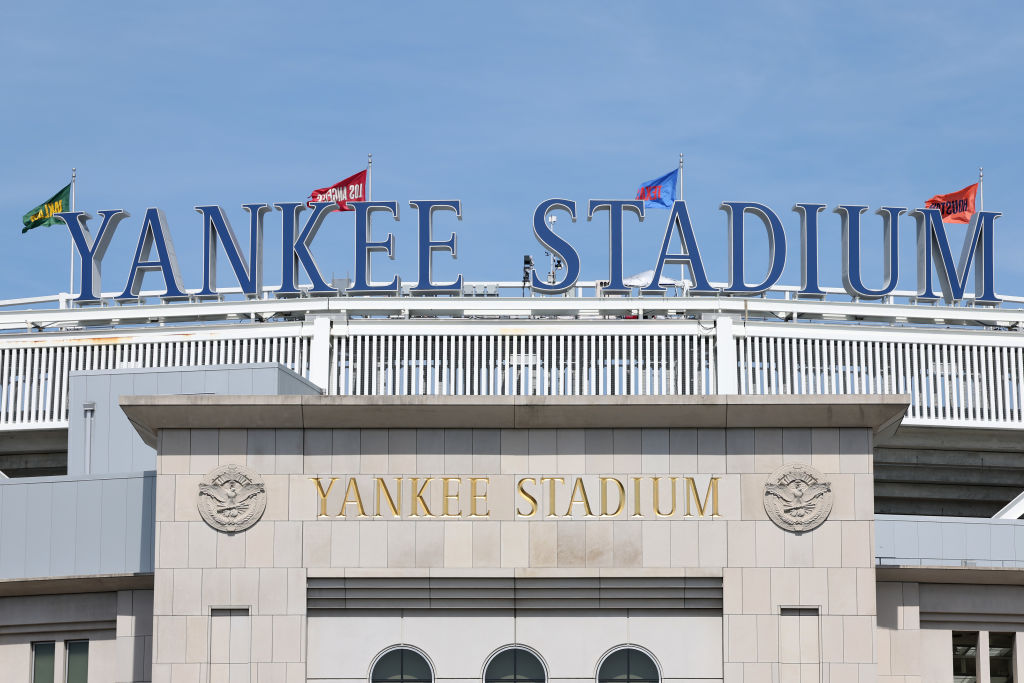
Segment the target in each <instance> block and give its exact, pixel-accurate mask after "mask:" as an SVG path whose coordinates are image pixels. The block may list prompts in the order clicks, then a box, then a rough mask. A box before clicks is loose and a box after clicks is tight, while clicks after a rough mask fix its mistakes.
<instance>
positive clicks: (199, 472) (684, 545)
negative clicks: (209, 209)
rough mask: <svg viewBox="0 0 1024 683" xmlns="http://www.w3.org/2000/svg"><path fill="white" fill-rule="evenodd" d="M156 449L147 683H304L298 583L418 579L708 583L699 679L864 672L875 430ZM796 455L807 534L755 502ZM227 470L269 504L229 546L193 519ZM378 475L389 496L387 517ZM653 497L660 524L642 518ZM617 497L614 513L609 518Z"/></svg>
mask: <svg viewBox="0 0 1024 683" xmlns="http://www.w3.org/2000/svg"><path fill="white" fill-rule="evenodd" d="M158 452H159V457H158V477H157V503H156V526H157V528H156V547H157V552H156V571H155V589H154V615H155V616H154V620H155V621H154V630H155V643H154V665H153V680H154V681H158V682H163V681H171V680H173V681H186V680H188V681H195V680H202V681H206V680H207V678H206V676H207V675H210V676H211V678H210V679H209V680H227V679H225V678H221V677H222V676H229V675H230V674H231V672H232V671H236V670H238V667H239V666H241V665H243V664H244V666H246V667H248V668H247V669H246V671H247V672H249V675H250V677H251V678H250V680H252V681H289V682H292V681H294V682H299V681H305V680H306V675H307V671H306V656H307V642H306V640H307V630H306V629H307V618H306V582H307V577H308V576H309V575H316V576H318V577H323V576H332V575H335V576H339V577H341V576H346V575H353V576H355V575H360V576H366V575H374V574H375V573H377V574H381V575H388V576H395V575H399V576H400V575H403V574H407V575H410V576H413V575H417V573H421V572H423V571H426V572H428V574H430V575H433V573H435V572H436V573H440V574H447V575H451V576H473V575H485V574H488V573H491V574H501V573H502V572H504V573H505V574H511V575H516V576H524V575H544V574H545V573H547V575H558V576H636V577H643V576H645V575H646V576H652V575H656V574H658V575H669V576H695V577H697V576H700V577H716V576H717V577H721V578H722V582H723V594H722V610H721V617H720V620H715V622H714V623H716V624H720V628H721V641H720V642H721V652H713V653H710V655H711V656H713V657H714V658H715V659H716V660H718V661H720V663H721V666H720V668H719V669H718V670H717V671H715V672H712V674H713V675H711V676H710V678H707V680H718V679H719V678H721V679H724V680H725V681H729V682H735V681H783V682H784V681H790V680H792V681H798V680H799V681H808V680H821V681H829V682H830V683H843V682H846V681H874V680H875V676H876V662H877V654H876V649H877V648H876V644H875V582H874V570H873V557H874V550H873V539H872V519H873V490H872V475H871V430H870V429H868V428H814V429H803V428H801V429H797V428H793V429H791V428H755V429H748V428H741V429H701V428H694V429H646V428H645V429H585V430H584V429H362V430H360V429H306V430H301V429H195V430H188V429H163V430H161V431H160V434H159V443H158ZM795 462H804V463H809V464H811V465H813V466H814V467H816V468H817V469H818V470H820V471H821V472H822V473H823V474H824V475H825V479H826V480H828V481H830V482H831V485H832V490H833V492H834V505H833V508H832V511H831V514H830V516H829V518H828V520H827V521H826V522H825V523H824V524H823V525H822V526H820V527H819V528H817V529H815V530H813V531H810V532H806V533H803V534H795V533H791V532H786V531H783V530H782V529H780V528H779V527H777V526H776V525H775V524H774V523H773V522H772V521H771V520H770V519H769V518H768V516H767V514H766V513H765V509H764V502H763V496H764V484H765V482H766V480H767V478H768V476H769V475H770V474H771V473H772V472H773V471H774V470H775V469H776V468H778V467H779V466H781V465H782V464H783V463H795ZM231 463H234V464H243V465H246V466H247V467H250V468H252V469H254V470H255V471H256V472H258V473H259V474H260V475H261V476H262V478H263V480H264V482H265V486H266V491H267V507H266V510H265V512H264V514H263V516H262V519H261V520H260V521H259V522H258V523H257V524H255V525H254V526H253V527H251V528H250V529H248V530H246V531H244V532H240V533H235V534H227V533H222V532H218V531H216V530H214V529H213V528H211V527H210V526H208V525H207V524H206V523H205V522H204V521H203V520H202V518H201V517H200V515H199V512H198V509H197V506H196V500H197V493H198V485H199V482H200V480H201V479H202V478H203V476H205V475H206V474H207V473H209V472H210V471H211V470H213V469H214V468H216V467H217V466H219V465H225V464H231ZM378 477H379V478H381V479H382V480H383V483H384V484H385V485H387V486H390V488H389V489H388V491H389V492H390V493H391V494H392V495H394V494H395V492H396V491H397V490H399V489H401V490H402V491H403V498H402V509H401V514H400V515H395V514H394V513H393V512H392V510H391V508H390V507H389V505H388V501H386V500H381V499H380V496H379V489H378V487H379V486H380V484H378V483H377V478H378ZM602 477H603V478H604V480H607V481H603V480H602ZM654 477H658V478H659V479H658V481H657V482H655V481H654V480H653V478H654ZM672 477H675V478H676V481H675V482H674V483H673V482H671V478H672ZM396 478H401V480H402V481H401V482H400V483H399V482H396V481H395V480H396ZM412 478H416V479H417V481H416V482H415V486H417V487H422V486H424V485H426V488H421V489H419V490H420V491H421V496H420V498H419V500H415V498H416V496H415V491H414V490H413V489H412V488H411V487H412V486H413V485H414V484H413V482H411V481H410V480H411V479H412ZM428 478H430V479H432V481H429V482H426V480H427V479H428ZM445 478H447V479H449V481H448V483H447V484H446V483H445V481H444V480H445ZM542 478H543V479H544V480H542ZM559 478H561V479H563V480H564V482H559V481H558V479H559ZM687 478H690V479H691V480H692V484H691V483H689V482H687ZM314 479H319V486H320V487H321V489H320V490H319V491H318V488H317V486H318V482H316V481H314ZM331 479H334V480H335V481H334V483H333V485H332V484H331ZM473 479H477V480H479V481H478V482H477V483H476V484H474V483H473V482H472V480H473ZM455 480H458V481H455ZM524 480H534V481H526V483H525V484H524V483H523V482H524ZM713 480H715V481H716V482H717V483H716V484H714V485H716V486H717V493H718V509H717V513H718V514H717V516H716V515H714V514H713V510H712V509H711V503H710V502H708V499H707V498H706V497H707V496H710V495H711V490H712V489H711V487H712V486H713V484H712V481H713ZM638 481H639V486H640V487H641V497H640V507H639V508H637V507H635V501H634V499H633V498H632V496H633V494H634V493H635V490H636V489H635V488H634V487H635V486H637V485H638V484H637V482H638ZM352 482H355V484H352ZM616 482H618V483H616ZM655 483H657V485H658V486H659V487H660V489H659V490H660V493H661V496H660V502H659V509H660V511H661V512H662V513H666V512H669V511H673V509H674V512H672V514H666V515H665V516H659V515H658V514H657V513H656V512H655V509H654V500H653V487H654V486H655ZM619 484H621V485H622V488H623V490H624V492H625V494H626V504H625V507H624V509H623V510H621V511H620V512H618V513H617V514H611V513H612V512H615V509H616V507H617V498H616V497H615V495H614V493H615V491H617V490H618V486H619ZM673 485H674V486H675V487H676V489H675V490H676V499H675V505H673V502H672V499H671V495H670V492H671V490H672V486H673ZM691 485H692V487H693V489H694V490H695V492H696V493H697V494H698V496H696V497H695V496H693V494H692V493H690V492H689V488H688V487H690V486H691ZM445 486H447V487H448V488H447V489H446V488H445ZM474 486H475V487H476V488H474ZM520 486H524V491H525V492H526V493H528V494H530V495H531V496H533V498H534V499H535V501H536V511H535V512H533V513H532V514H529V515H528V513H530V512H531V510H532V508H533V504H531V502H530V500H529V497H527V496H524V495H523V494H522V493H520V488H519V487H520ZM352 487H355V488H356V489H358V491H359V500H356V499H355V495H354V492H353V491H352ZM577 487H580V488H582V489H583V491H584V492H585V495H586V503H584V501H583V500H582V496H583V495H584V494H583V493H581V492H580V491H579V490H578V488H577ZM552 490H553V491H554V497H553V498H551V497H550V492H551V491H552ZM320 491H323V495H321V493H320ZM482 491H485V492H486V493H485V494H484V495H481V492H482ZM602 491H610V492H611V493H609V494H608V496H607V500H604V501H602V495H601V494H602ZM446 494H447V495H446ZM698 498H699V499H704V500H699V499H698ZM392 502H394V501H392ZM360 503H361V507H362V509H361V510H360ZM378 503H379V505H378ZM698 503H700V505H704V506H705V507H704V510H703V512H704V514H703V515H701V514H700V510H699V507H700V505H698ZM483 504H486V507H481V506H482V505H483ZM446 506H447V507H446ZM474 506H475V507H474ZM588 506H589V512H590V514H588ZM687 506H689V515H687V514H686V512H687ZM378 507H379V511H378ZM342 509H344V515H341V516H339V514H338V513H339V512H340V511H341V510H342ZM427 510H429V512H430V514H427V512H426V511H427ZM445 510H447V512H448V513H449V514H448V516H444V511H445ZM474 510H475V511H476V512H477V513H480V512H482V511H486V512H487V514H486V516H484V515H480V514H478V515H477V516H471V514H472V512H473V511H474ZM552 511H553V512H554V514H553V515H552V514H551V513H552ZM321 512H325V513H326V514H325V515H321ZM456 512H457V513H458V514H456ZM567 512H568V514H566V513H567ZM414 513H415V516H414ZM602 513H604V514H602ZM527 515H528V516H527ZM440 574H439V575H440ZM245 610H247V612H245ZM716 642H717V640H716ZM235 646H237V647H239V648H241V647H247V648H248V650H249V651H250V652H251V662H239V661H235V659H234V658H235V657H236V654H234V652H235V651H234V650H232V647H235ZM208 667H209V668H208ZM360 671H361V673H360V676H361V677H362V679H363V680H365V676H366V672H365V670H362V669H361V670H360ZM590 673H591V674H592V672H590ZM438 675H439V677H440V676H441V674H440V673H439V674H438ZM588 675H590V674H588ZM360 676H355V675H354V674H353V676H352V677H353V678H359V677H360Z"/></svg>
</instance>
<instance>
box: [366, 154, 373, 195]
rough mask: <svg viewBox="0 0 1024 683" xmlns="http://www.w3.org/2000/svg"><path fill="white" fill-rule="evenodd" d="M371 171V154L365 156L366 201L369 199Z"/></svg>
mask: <svg viewBox="0 0 1024 683" xmlns="http://www.w3.org/2000/svg"><path fill="white" fill-rule="evenodd" d="M372 171H373V153H372V152H371V153H370V154H367V155H366V201H371V199H370V174H371V172H372Z"/></svg>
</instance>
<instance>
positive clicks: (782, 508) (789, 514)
mask: <svg viewBox="0 0 1024 683" xmlns="http://www.w3.org/2000/svg"><path fill="white" fill-rule="evenodd" d="M832 498H833V494H832V483H831V482H828V481H825V477H824V475H822V473H821V472H819V471H818V470H816V469H815V468H813V467H811V466H810V465H805V464H803V463H791V464H789V465H783V466H782V467H780V468H779V469H777V470H775V471H774V472H772V474H771V476H770V477H768V481H767V482H766V483H765V485H764V510H765V512H767V513H768V516H769V517H770V518H771V520H772V521H773V522H775V524H776V525H777V526H778V527H780V528H782V529H785V530H786V531H796V532H801V531H810V530H811V529H815V528H817V527H819V526H821V525H822V524H823V523H824V522H825V520H826V519H827V518H828V513H830V512H831V511H832Z"/></svg>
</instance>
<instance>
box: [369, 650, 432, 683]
mask: <svg viewBox="0 0 1024 683" xmlns="http://www.w3.org/2000/svg"><path fill="white" fill-rule="evenodd" d="M433 680H434V674H433V672H432V671H431V670H430V663H429V662H428V661H427V659H426V657H424V656H423V655H421V654H420V653H419V652H416V651H415V650H410V649H409V648H405V647H402V648H395V649H394V650H391V651H390V652H386V653H384V655H383V656H381V657H380V659H378V660H377V663H376V664H374V665H373V673H371V674H370V681H371V683H433Z"/></svg>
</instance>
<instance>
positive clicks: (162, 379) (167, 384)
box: [152, 372, 182, 395]
mask: <svg viewBox="0 0 1024 683" xmlns="http://www.w3.org/2000/svg"><path fill="white" fill-rule="evenodd" d="M152 374H153V375H155V376H156V393H157V394H160V395H168V394H180V393H182V391H181V373H180V372H155V373H152Z"/></svg>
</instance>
